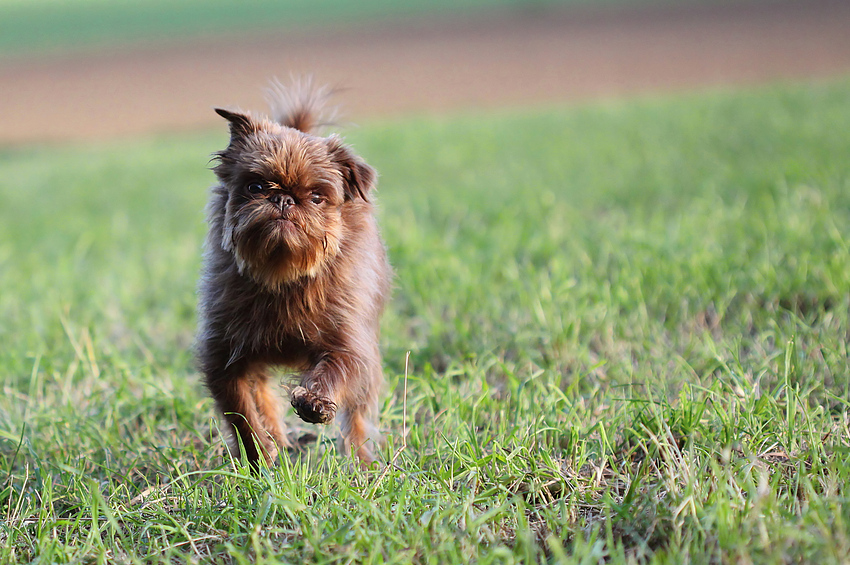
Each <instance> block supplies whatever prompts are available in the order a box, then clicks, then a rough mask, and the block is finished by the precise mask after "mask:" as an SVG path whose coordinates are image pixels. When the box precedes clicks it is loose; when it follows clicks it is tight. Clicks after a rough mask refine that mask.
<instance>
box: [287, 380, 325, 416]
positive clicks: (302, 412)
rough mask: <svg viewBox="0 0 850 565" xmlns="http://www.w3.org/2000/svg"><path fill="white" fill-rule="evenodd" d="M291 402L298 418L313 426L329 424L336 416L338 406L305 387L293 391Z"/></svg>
mask: <svg viewBox="0 0 850 565" xmlns="http://www.w3.org/2000/svg"><path fill="white" fill-rule="evenodd" d="M290 401H291V403H292V407H293V408H295V413H296V414H298V417H299V418H301V419H302V420H304V421H305V422H309V423H311V424H327V423H328V422H330V421H331V420H333V419H334V415H335V414H336V404H334V403H333V402H331V401H330V400H328V399H327V398H322V397H321V396H318V395H316V394H313V393H312V392H311V391H309V390H307V389H306V388H304V387H303V386H298V387H295V388H294V389H292V393H291V394H290Z"/></svg>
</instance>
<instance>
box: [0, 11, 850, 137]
mask: <svg viewBox="0 0 850 565" xmlns="http://www.w3.org/2000/svg"><path fill="white" fill-rule="evenodd" d="M848 30H850V2H846V1H844V0H814V1H807V2H801V1H797V2H785V1H781V2H757V3H743V4H727V5H723V6H713V7H707V6H689V7H669V6H668V7H655V8H644V9H638V8H621V9H610V10H595V11H594V10H564V11H552V10H545V11H539V12H527V13H500V14H497V15H490V16H486V17H464V18H461V19H456V20H453V21H442V20H434V19H430V20H424V21H418V22H414V21H407V22H395V23H392V24H390V23H381V24H373V25H362V26H357V27H349V28H344V29H310V30H301V31H298V32H281V33H279V34H278V35H276V36H271V37H269V36H264V37H249V38H243V39H239V40H237V39H234V38H233V37H220V38H206V39H203V40H197V41H195V42H193V43H191V44H185V45H177V44H175V45H163V46H147V47H144V48H137V49H136V50H132V51H130V50H123V51H116V52H110V53H106V52H102V53H89V54H86V55H85V56H82V55H79V54H77V55H75V56H70V55H69V56H53V57H42V58H37V59H25V60H22V59H19V60H3V61H0V85H2V87H0V90H2V102H3V117H2V120H0V144H5V145H9V144H15V143H21V142H42V141H66V140H79V139H96V138H108V137H115V136H124V135H131V134H136V133H148V132H164V131H177V130H185V129H190V128H199V127H204V126H208V125H212V124H214V123H216V121H217V120H218V118H217V116H215V114H214V113H213V112H212V107H213V106H216V105H224V106H241V107H243V108H254V109H264V108H265V104H264V103H263V100H262V88H263V87H264V85H265V84H267V81H268V79H269V78H270V77H275V76H276V77H280V78H283V79H285V78H287V77H288V76H289V75H290V74H293V73H294V74H308V73H310V74H314V75H315V76H316V78H317V79H318V80H319V81H321V82H327V83H330V84H333V85H337V86H341V87H344V88H345V90H346V91H345V92H344V94H343V95H342V96H340V97H339V99H340V101H341V102H343V103H344V110H345V114H346V116H347V117H348V118H350V119H352V120H354V121H357V120H360V119H368V118H371V117H376V116H381V117H392V116H396V115H401V114H409V113H419V112H444V111H455V110H465V109H474V108H484V107H499V106H518V105H528V104H540V103H553V102H561V101H573V100H584V99H590V98H597V97H618V96H627V95H633V94H645V93H654V92H668V91H679V90H693V89H700V88H705V87H714V86H721V85H740V84H756V83H765V82H775V81H798V80H810V79H820V78H827V77H834V76H839V75H845V74H848V73H850V32H848Z"/></svg>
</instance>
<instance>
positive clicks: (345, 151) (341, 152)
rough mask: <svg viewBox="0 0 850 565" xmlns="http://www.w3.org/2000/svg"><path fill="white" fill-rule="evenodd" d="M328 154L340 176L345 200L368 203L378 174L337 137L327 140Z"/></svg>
mask: <svg viewBox="0 0 850 565" xmlns="http://www.w3.org/2000/svg"><path fill="white" fill-rule="evenodd" d="M328 154H329V155H330V157H331V161H333V163H334V165H336V167H337V168H338V169H339V171H340V173H341V174H342V182H343V187H344V189H345V199H346V200H353V199H355V198H362V199H363V200H366V201H367V202H368V200H369V198H368V197H367V195H368V193H369V191H370V190H372V188H373V187H374V186H375V182H376V181H377V180H378V173H377V172H376V171H375V169H373V168H372V167H370V166H369V165H368V164H366V162H365V161H364V160H363V159H361V158H360V157H358V156H357V155H355V154H354V152H353V151H352V150H351V149H349V148H348V147H347V146H346V145H345V144H343V142H342V139H341V138H340V137H339V136H336V135H332V136H330V137H329V138H328Z"/></svg>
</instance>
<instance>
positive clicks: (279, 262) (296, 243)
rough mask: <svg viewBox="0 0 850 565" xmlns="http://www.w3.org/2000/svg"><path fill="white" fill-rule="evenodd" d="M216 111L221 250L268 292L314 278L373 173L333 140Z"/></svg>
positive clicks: (342, 233)
mask: <svg viewBox="0 0 850 565" xmlns="http://www.w3.org/2000/svg"><path fill="white" fill-rule="evenodd" d="M216 112H217V113H218V114H219V115H221V116H222V117H224V118H225V119H226V120H228V122H229V123H230V143H229V145H228V146H227V148H226V149H224V150H223V151H220V152H218V153H217V154H216V158H217V160H218V164H217V165H216V166H215V168H214V171H215V174H216V176H217V177H218V178H219V180H220V181H221V186H222V190H223V192H224V193H225V194H226V198H223V199H221V200H220V201H219V204H218V205H219V206H222V207H223V209H222V210H214V211H213V212H214V213H216V214H219V215H220V216H219V217H221V218H223V220H222V237H221V247H222V248H223V249H224V250H225V251H226V252H229V253H232V254H233V256H234V258H235V259H236V263H237V265H238V267H239V270H240V272H242V273H243V274H246V275H247V276H250V277H251V278H253V279H254V280H256V281H257V282H258V283H260V284H262V285H264V286H266V287H269V288H277V287H279V286H280V285H282V284H285V283H288V282H291V281H295V280H297V279H300V278H302V277H315V276H317V275H318V274H319V273H320V272H321V271H322V269H323V268H324V267H325V266H326V265H327V264H328V262H329V261H330V260H331V259H333V258H334V257H335V256H336V255H337V253H339V250H340V247H341V246H342V243H343V239H344V238H345V237H347V236H350V234H351V230H357V229H358V226H356V225H354V226H352V225H346V217H347V216H346V214H345V208H346V206H353V205H357V204H358V202H361V201H366V200H367V199H368V197H369V192H370V190H371V189H372V188H373V186H374V184H375V180H376V173H375V171H374V169H372V167H370V166H369V165H367V164H366V163H365V162H364V161H363V160H362V159H361V158H360V157H358V156H356V155H355V154H354V153H353V152H352V151H351V149H350V148H348V147H347V146H345V145H344V144H343V143H342V140H341V139H340V138H339V137H337V136H335V135H332V136H330V137H319V136H315V135H312V134H309V133H305V132H302V131H299V130H297V129H294V128H291V127H287V126H284V125H280V124H278V123H276V122H273V121H271V120H268V119H265V118H261V119H257V118H254V117H252V116H251V115H250V114H247V113H241V112H231V111H228V110H222V109H216Z"/></svg>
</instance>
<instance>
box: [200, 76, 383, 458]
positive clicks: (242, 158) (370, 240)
mask: <svg viewBox="0 0 850 565" xmlns="http://www.w3.org/2000/svg"><path fill="white" fill-rule="evenodd" d="M271 93H272V95H273V98H272V100H271V103H272V108H273V111H274V114H275V119H274V120H270V119H268V118H265V117H255V116H252V115H251V114H248V113H242V112H234V111H228V110H222V109H216V112H217V113H218V114H219V115H221V116H222V117H224V118H225V119H226V120H227V121H228V122H229V123H230V144H229V145H228V147H227V148H226V149H224V150H223V151H220V152H218V153H217V154H216V159H217V161H218V164H217V165H216V166H215V168H214V171H215V174H216V176H217V177H218V179H219V181H220V183H219V184H217V185H215V186H214V187H213V188H212V195H211V200H210V203H209V206H208V209H207V214H208V223H209V234H208V236H207V241H206V250H205V254H204V268H203V275H202V278H201V282H200V288H199V295H200V296H199V312H200V325H199V331H198V343H197V354H198V362H199V366H200V370H201V371H202V372H203V374H204V376H205V379H206V385H207V387H208V388H209V391H210V393H211V394H212V397H213V399H215V402H216V405H217V407H218V409H219V410H220V411H221V412H222V414H223V416H224V419H225V421H226V422H227V427H228V428H232V430H231V431H235V437H234V438H233V439H234V441H233V442H231V444H230V448H231V450H234V449H235V453H236V454H238V453H239V450H238V443H236V441H235V439H236V438H238V440H239V441H241V443H242V445H243V446H244V449H245V453H246V455H247V457H248V461H249V462H251V464H252V465H254V466H255V467H256V466H257V464H258V462H259V459H260V457H265V458H266V460H267V461H268V462H271V461H273V460H274V458H275V457H276V454H277V449H278V448H279V447H285V446H288V445H289V442H288V440H287V437H286V434H285V432H284V430H283V429H282V425H281V421H280V416H279V412H278V401H277V398H276V395H275V394H274V391H273V390H272V388H271V386H270V385H269V372H268V371H269V368H270V367H271V366H274V365H283V366H286V367H289V368H290V369H294V370H297V371H300V372H301V375H300V386H297V387H296V388H294V389H293V390H292V392H291V402H292V406H293V407H294V408H295V411H296V412H297V414H298V415H299V416H300V417H301V419H303V420H304V421H306V422H312V423H327V422H330V421H331V420H333V418H334V415H335V413H336V411H337V409H338V410H339V423H340V428H341V431H342V442H341V446H342V450H343V451H344V452H345V453H349V452H356V454H357V456H358V457H359V458H360V460H361V462H363V463H364V464H368V463H370V462H372V461H373V460H374V454H373V451H372V447H371V446H370V445H369V444H368V441H369V440H370V439H372V440H376V439H378V434H377V430H376V428H375V425H374V422H375V417H376V411H377V405H378V394H379V391H380V388H381V385H382V383H383V375H382V371H381V356H380V352H379V351H378V320H379V318H380V315H381V312H382V310H383V307H384V303H385V302H386V300H387V297H388V294H389V286H390V279H391V270H390V266H389V263H388V262H387V257H386V252H385V250H384V246H383V243H382V242H381V239H380V236H379V235H378V228H377V225H376V222H375V218H374V215H373V210H372V204H371V199H372V197H373V190H374V187H375V181H376V173H375V170H374V169H372V167H370V166H369V165H367V164H366V163H365V162H364V161H363V160H362V159H361V158H360V157H358V156H357V155H355V154H354V153H353V152H352V151H351V149H350V148H349V147H347V146H346V145H344V144H343V142H342V140H341V139H340V138H339V137H337V136H336V135H331V136H330V137H320V136H317V135H315V133H314V131H313V130H314V128H315V127H316V125H317V124H318V123H319V121H320V120H321V106H322V103H323V102H324V99H325V98H326V95H325V94H326V93H325V91H323V90H322V89H313V88H312V87H311V86H310V84H309V83H308V84H307V85H306V87H295V88H293V89H289V90H286V89H283V88H281V87H277V88H274V89H273V90H272V92H271ZM232 452H233V451H232Z"/></svg>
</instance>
